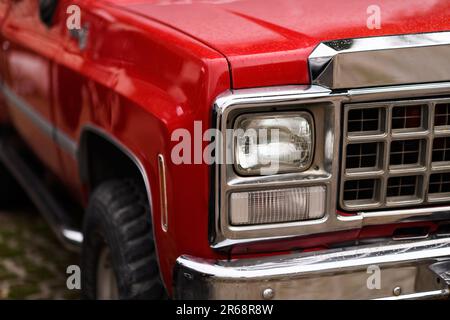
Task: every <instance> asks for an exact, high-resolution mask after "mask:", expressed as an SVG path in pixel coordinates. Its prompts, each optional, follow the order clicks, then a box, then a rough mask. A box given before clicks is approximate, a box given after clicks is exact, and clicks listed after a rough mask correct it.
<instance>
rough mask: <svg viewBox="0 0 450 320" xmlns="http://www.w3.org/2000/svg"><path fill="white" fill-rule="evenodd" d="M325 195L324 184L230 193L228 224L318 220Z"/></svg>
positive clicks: (323, 207)
mask: <svg viewBox="0 0 450 320" xmlns="http://www.w3.org/2000/svg"><path fill="white" fill-rule="evenodd" d="M325 198H326V188H325V187H324V186H311V187H300V188H290V189H276V190H261V191H252V192H238V193H232V194H231V198H230V220H231V224H232V225H235V226H239V225H260V224H268V223H283V222H294V221H304V220H313V219H320V218H323V217H324V216H325Z"/></svg>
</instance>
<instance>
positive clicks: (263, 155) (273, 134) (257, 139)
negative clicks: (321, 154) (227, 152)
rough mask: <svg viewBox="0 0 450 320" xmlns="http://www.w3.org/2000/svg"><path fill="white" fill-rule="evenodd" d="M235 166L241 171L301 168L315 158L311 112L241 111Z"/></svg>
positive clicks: (262, 172) (254, 172)
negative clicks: (254, 112) (256, 112)
mask: <svg viewBox="0 0 450 320" xmlns="http://www.w3.org/2000/svg"><path fill="white" fill-rule="evenodd" d="M234 130H235V137H236V139H235V149H234V152H235V168H236V171H237V172H238V173H239V174H241V175H269V174H277V173H286V172H299V171H303V170H306V169H308V168H309V166H310V165H311V161H312V158H313V141H314V139H313V138H314V137H313V120H312V117H311V115H310V114H309V113H307V112H296V113H285V114H277V115H254V114H253V115H252V114H245V115H241V116H239V117H238V118H237V119H236V122H235V126H234Z"/></svg>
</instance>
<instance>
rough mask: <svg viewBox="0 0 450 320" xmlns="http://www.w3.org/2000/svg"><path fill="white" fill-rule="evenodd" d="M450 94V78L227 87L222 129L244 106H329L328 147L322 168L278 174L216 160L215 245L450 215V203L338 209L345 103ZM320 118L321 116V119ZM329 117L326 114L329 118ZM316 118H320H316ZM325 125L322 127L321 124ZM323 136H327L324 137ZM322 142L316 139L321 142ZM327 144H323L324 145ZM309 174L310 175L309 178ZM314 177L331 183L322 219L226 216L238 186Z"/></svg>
mask: <svg viewBox="0 0 450 320" xmlns="http://www.w3.org/2000/svg"><path fill="white" fill-rule="evenodd" d="M444 95H447V96H450V82H442V83H432V84H418V85H404V86H391V87H380V88H363V89H352V90H347V91H346V90H343V91H340V92H333V91H331V90H329V89H327V88H323V87H320V86H315V85H312V86H285V87H274V88H261V89H242V90H235V91H232V92H231V91H230V92H227V93H225V94H223V95H221V96H219V97H218V98H217V100H216V103H215V110H216V114H217V123H216V127H217V128H218V129H220V130H221V131H222V132H225V131H226V129H227V122H229V121H228V120H231V121H232V119H233V117H235V115H236V114H239V112H249V111H250V112H265V111H266V110H267V108H270V110H274V109H277V110H283V111H299V110H304V109H307V110H309V111H311V110H316V111H317V110H319V109H322V110H325V111H326V114H327V116H328V117H327V118H328V119H327V121H328V122H327V123H322V124H321V126H322V129H321V130H322V136H321V137H317V139H316V141H319V143H320V141H324V144H325V145H326V147H325V149H326V150H327V151H326V152H324V153H323V155H322V158H321V159H320V160H322V161H323V166H322V167H319V170H318V171H315V172H313V171H306V172H305V173H286V174H279V175H273V176H259V177H243V176H239V175H237V174H236V173H234V170H233V168H232V165H230V164H226V163H225V162H224V161H221V162H222V163H224V164H216V166H215V177H216V184H215V199H216V203H215V216H214V219H215V223H214V230H211V231H212V233H213V234H214V236H215V237H214V239H212V241H211V246H212V247H213V248H217V249H222V248H225V247H229V246H232V245H235V244H245V243H251V242H255V241H262V240H274V239H284V238H288V237H291V238H292V237H298V236H307V235H312V234H319V233H326V232H334V231H342V230H350V229H359V228H361V227H363V226H366V225H381V224H388V223H401V222H406V221H410V220H411V219H414V218H418V219H419V218H423V217H425V216H426V217H427V219H436V220H437V219H443V218H445V219H449V218H450V211H449V210H448V207H447V206H442V207H429V208H424V210H422V209H417V210H416V209H413V210H398V209H395V210H393V211H379V212H357V213H356V214H355V215H354V216H342V215H339V214H338V213H336V209H337V207H336V204H337V203H338V200H337V199H338V198H337V194H338V190H339V188H338V183H337V182H338V177H339V168H340V160H339V159H340V155H341V151H340V145H341V130H342V128H341V115H342V107H343V105H344V104H347V103H355V102H358V103H360V102H371V101H383V100H388V99H389V100H397V99H408V100H411V98H414V97H420V98H426V97H437V96H444ZM316 121H317V120H316ZM324 121H325V119H324ZM316 124H317V123H316ZM318 130H319V131H320V128H318ZM321 139H323V140H321ZM230 146H231V143H230V141H227V137H224V138H223V139H222V141H221V145H220V146H219V147H218V148H217V151H218V157H219V159H227V152H230ZM316 147H317V145H316ZM321 147H322V148H323V144H322V146H321ZM305 174H306V176H307V177H308V179H305ZM308 183H309V184H310V183H324V184H326V185H327V193H328V195H327V211H326V216H325V217H324V218H323V219H320V220H311V221H302V222H294V223H284V224H281V223H280V224H272V225H264V226H246V227H230V226H229V223H228V221H229V220H228V217H227V199H228V196H229V194H230V192H232V191H234V190H249V189H251V190H254V189H257V188H260V187H264V188H272V187H279V186H284V187H288V186H301V185H305V184H308Z"/></svg>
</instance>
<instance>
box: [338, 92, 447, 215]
mask: <svg viewBox="0 0 450 320" xmlns="http://www.w3.org/2000/svg"><path fill="white" fill-rule="evenodd" d="M342 152H343V161H342V175H341V192H340V205H341V207H342V209H344V210H348V211H354V210H361V209H375V208H390V207H401V206H408V205H426V204H432V203H436V202H445V201H447V202H448V201H450V99H430V100H417V101H393V102H376V103H361V104H348V105H345V106H344V131H343V148H342Z"/></svg>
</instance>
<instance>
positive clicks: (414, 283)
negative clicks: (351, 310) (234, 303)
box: [174, 238, 450, 299]
mask: <svg viewBox="0 0 450 320" xmlns="http://www.w3.org/2000/svg"><path fill="white" fill-rule="evenodd" d="M444 260H445V261H450V238H442V239H433V240H424V241H414V242H404V243H398V242H397V243H386V244H383V245H368V246H356V247H350V248H343V249H335V250H328V251H321V252H309V253H298V254H290V255H284V256H272V257H264V258H254V259H239V260H231V261H228V260H220V261H211V260H203V259H199V258H195V257H190V256H181V257H179V258H178V260H177V265H176V266H175V278H174V281H175V296H176V297H177V298H190V299H192V298H194V299H198V298H207V299H211V298H212V299H260V298H261V293H262V292H263V290H265V289H267V288H271V289H273V290H274V292H275V299H377V298H389V297H391V296H393V294H392V292H393V291H392V289H393V288H394V287H397V286H400V287H401V288H402V291H403V293H402V294H403V295H402V296H399V297H398V298H411V297H415V298H419V297H421V296H430V295H435V294H437V293H438V292H439V293H443V292H444V290H445V294H448V289H449V288H448V285H447V284H445V283H444V281H440V282H439V283H438V282H437V281H436V279H437V278H438V277H439V276H440V275H439V274H437V273H435V272H434V271H433V270H432V268H430V266H432V265H433V264H435V263H437V262H440V263H441V262H442V261H444ZM370 266H377V267H379V268H380V272H381V274H380V276H381V288H380V289H379V290H370V289H368V288H367V279H368V278H369V276H370V275H371V273H368V267H370ZM330 288H333V290H330ZM193 289H195V290H193ZM411 295H414V296H411Z"/></svg>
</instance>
